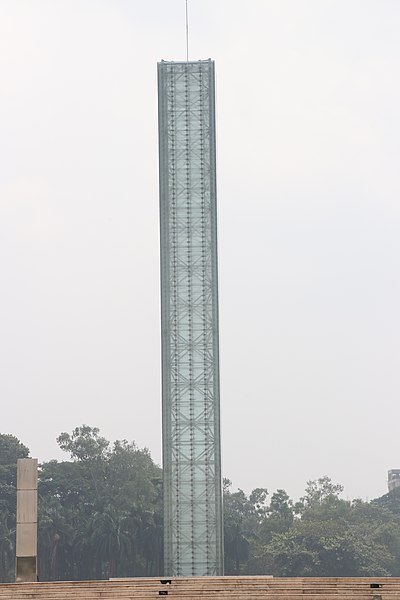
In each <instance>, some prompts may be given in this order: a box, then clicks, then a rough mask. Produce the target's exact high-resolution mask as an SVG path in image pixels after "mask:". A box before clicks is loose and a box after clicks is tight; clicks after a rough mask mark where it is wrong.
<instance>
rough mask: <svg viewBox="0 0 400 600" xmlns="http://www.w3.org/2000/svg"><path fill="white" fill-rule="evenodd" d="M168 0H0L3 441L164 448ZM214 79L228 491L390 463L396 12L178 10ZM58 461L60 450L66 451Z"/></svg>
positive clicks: (200, 4)
mask: <svg viewBox="0 0 400 600" xmlns="http://www.w3.org/2000/svg"><path fill="white" fill-rule="evenodd" d="M184 4H185V3H184V0H153V1H152V2H144V1H143V0H140V1H139V0H0V257H1V260H0V282H1V283H0V285H1V295H0V309H1V310H0V365H1V367H0V398H1V416H0V431H1V432H2V433H12V434H14V435H17V436H18V437H19V438H20V439H21V441H23V442H24V443H25V444H26V445H28V446H29V447H30V449H31V453H32V455H33V456H37V457H38V458H39V460H40V461H44V460H48V459H50V458H64V455H63V454H62V453H61V452H59V451H58V449H57V445H56V442H55V438H56V436H57V435H58V434H59V433H60V432H61V431H71V430H72V428H73V427H75V426H77V425H81V424H82V423H86V424H89V425H92V426H98V427H100V429H101V431H102V433H103V435H105V436H106V437H108V438H109V439H111V440H114V439H122V438H127V439H129V440H132V439H134V440H136V441H137V443H138V444H139V445H140V446H144V445H146V446H148V447H149V448H150V450H151V451H152V454H153V457H154V459H155V460H156V461H157V462H160V461H161V416H160V403H161V400H160V328H159V265H158V253H159V249H158V164H157V159H158V151H157V96H156V93H157V90H156V63H157V61H158V60H161V59H166V60H182V59H183V58H184V57H185V10H184V8H185V7H184ZM189 5H190V58H191V59H198V58H202V59H206V58H209V57H211V58H213V59H215V61H216V69H217V127H218V189H219V257H220V315H221V324H220V326H221V330H220V334H221V385H222V390H221V391H222V419H223V420H222V435H223V439H222V447H223V471H224V475H225V476H227V477H229V478H230V479H232V480H233V484H234V486H235V487H238V486H239V487H242V488H244V489H246V490H250V489H251V488H253V487H259V486H262V487H267V488H268V489H270V490H271V491H273V490H275V489H276V488H278V487H281V488H282V487H283V488H285V489H286V490H287V491H288V492H289V494H291V495H293V496H299V495H301V493H302V491H303V489H304V484H305V482H306V481H307V480H308V479H314V478H317V477H319V476H322V475H324V474H327V475H329V476H331V477H332V478H333V479H334V480H335V481H338V482H341V483H343V484H344V485H345V495H347V496H349V497H355V496H360V497H363V498H365V497H369V498H372V497H375V496H378V495H381V494H383V493H385V492H386V489H387V488H386V474H387V469H389V468H399V467H400V444H399V441H398V427H397V425H396V423H397V422H398V421H399V419H400V403H399V395H400V368H399V367H400V308H399V307H400V279H399V272H400V270H399V267H400V264H399V263H400V235H399V228H400V202H399V198H400V193H399V192H400V173H399V158H400V141H399V140H400V115H399V106H400V83H399V76H398V73H399V66H400V65H399V63H400V42H399V31H400V3H399V2H398V1H397V0H252V2H244V1H241V2H239V1H238V0H212V1H211V0H189ZM65 458H67V457H66V456H65Z"/></svg>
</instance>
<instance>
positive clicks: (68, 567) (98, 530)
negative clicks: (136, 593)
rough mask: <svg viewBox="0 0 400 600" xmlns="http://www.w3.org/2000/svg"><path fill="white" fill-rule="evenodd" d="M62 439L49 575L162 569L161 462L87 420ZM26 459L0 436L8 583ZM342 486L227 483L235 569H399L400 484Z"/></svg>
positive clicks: (230, 561)
mask: <svg viewBox="0 0 400 600" xmlns="http://www.w3.org/2000/svg"><path fill="white" fill-rule="evenodd" d="M57 441H58V444H59V446H60V448H61V449H62V450H64V451H65V452H67V453H68V454H69V456H70V460H68V461H61V462H60V461H55V460H53V461H50V462H47V463H43V464H42V465H40V471H39V540H38V546H39V548H38V555H39V575H40V579H41V580H57V579H58V580H60V579H64V580H73V579H101V578H108V577H117V576H118V577H127V576H131V577H132V576H151V575H160V574H162V558H163V557H162V531H163V527H162V478H161V469H160V467H158V466H157V465H156V464H155V463H154V462H153V461H152V459H151V456H150V453H149V452H148V450H147V449H139V448H138V447H137V446H136V445H135V443H128V442H127V441H126V440H123V441H116V442H114V444H112V445H111V444H110V443H109V442H108V441H107V440H106V439H105V438H103V437H101V435H100V432H99V430H98V429H96V428H91V427H88V426H82V427H78V428H76V429H75V430H74V431H73V432H72V434H68V433H62V434H61V435H60V436H59V437H58V440H57ZM27 456H29V450H28V448H26V446H24V445H23V444H22V443H21V442H20V441H19V440H18V439H17V438H15V437H14V436H12V435H4V434H0V581H12V580H13V576H14V554H15V505H16V493H15V483H16V482H15V479H16V461H17V458H25V457H27ZM342 491H343V489H342V486H340V485H337V484H334V483H332V481H331V480H330V479H329V478H328V477H322V478H320V479H319V480H317V481H311V482H308V484H307V487H306V490H305V495H304V497H303V498H301V499H300V500H299V501H298V502H293V501H292V500H291V499H290V498H289V496H288V495H287V493H286V492H285V491H284V490H277V491H276V492H274V493H272V494H271V495H269V494H268V491H267V489H264V488H257V489H255V490H253V491H252V492H251V494H249V495H247V494H245V493H244V492H243V491H242V490H240V489H239V490H237V491H232V490H231V483H230V481H229V480H224V534H225V571H226V574H227V575H234V574H237V575H239V574H250V575H251V574H272V575H275V576H378V575H382V576H385V575H388V576H390V575H393V576H400V490H394V491H393V492H390V493H389V494H386V495H385V496H382V497H381V498H378V499H377V500H374V501H372V502H363V501H361V500H353V501H348V500H343V499H341V498H340V494H341V492H342Z"/></svg>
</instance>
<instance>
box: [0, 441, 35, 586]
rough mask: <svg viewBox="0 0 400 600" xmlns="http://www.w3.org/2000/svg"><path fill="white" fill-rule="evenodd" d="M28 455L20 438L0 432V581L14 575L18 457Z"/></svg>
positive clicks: (11, 577) (10, 578)
mask: <svg viewBox="0 0 400 600" xmlns="http://www.w3.org/2000/svg"><path fill="white" fill-rule="evenodd" d="M28 456H29V449H28V448H27V447H26V446H24V445H23V444H22V443H21V442H20V441H19V440H18V438H16V437H15V436H13V435H9V434H4V433H0V581H12V580H13V577H14V561H15V507H16V500H17V498H16V476H17V459H18V458H27V457H28Z"/></svg>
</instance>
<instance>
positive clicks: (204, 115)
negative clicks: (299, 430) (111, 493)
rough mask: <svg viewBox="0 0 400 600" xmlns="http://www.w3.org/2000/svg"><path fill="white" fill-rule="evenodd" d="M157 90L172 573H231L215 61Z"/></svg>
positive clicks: (178, 73)
mask: <svg viewBox="0 0 400 600" xmlns="http://www.w3.org/2000/svg"><path fill="white" fill-rule="evenodd" d="M158 94H159V151H160V230H161V326H162V395H163V469H164V554H165V556H164V565H165V575H183V576H185V575H222V574H223V540H222V531H223V527H222V498H221V496H222V493H221V458H220V456H221V449H220V411H219V353H218V282H217V278H218V274H217V214H216V168H215V163H216V158H215V98H214V96H215V94H214V62H213V61H211V60H208V61H197V62H184V63H171V62H164V61H163V62H161V63H159V64H158Z"/></svg>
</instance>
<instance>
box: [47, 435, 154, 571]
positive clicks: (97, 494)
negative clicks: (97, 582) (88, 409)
mask: <svg viewBox="0 0 400 600" xmlns="http://www.w3.org/2000/svg"><path fill="white" fill-rule="evenodd" d="M58 443H59V445H60V447H61V448H62V449H63V450H65V451H66V452H69V454H70V455H71V458H72V459H73V460H72V462H57V461H50V462H48V463H44V464H43V465H42V466H41V471H40V483H39V495H40V505H39V506H40V510H39V559H40V561H39V572H40V577H41V579H43V580H45V579H51V580H53V579H91V578H95V579H101V578H108V577H125V576H135V575H143V576H150V575H155V574H158V573H159V572H161V559H162V549H161V539H162V518H161V513H162V505H161V504H162V503H161V470H160V468H159V467H158V466H157V465H155V464H154V463H153V461H152V459H151V456H150V453H149V451H148V450H147V449H139V448H138V447H137V446H136V445H135V443H134V442H132V443H129V442H127V441H126V440H122V441H117V442H115V443H114V445H113V446H112V447H111V445H110V443H109V442H108V440H106V439H105V438H103V437H101V436H100V435H99V430H98V429H97V428H91V427H88V426H87V425H83V426H82V427H77V428H76V429H74V431H73V432H72V434H71V435H69V434H68V433H62V434H61V435H60V436H59V437H58Z"/></svg>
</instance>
